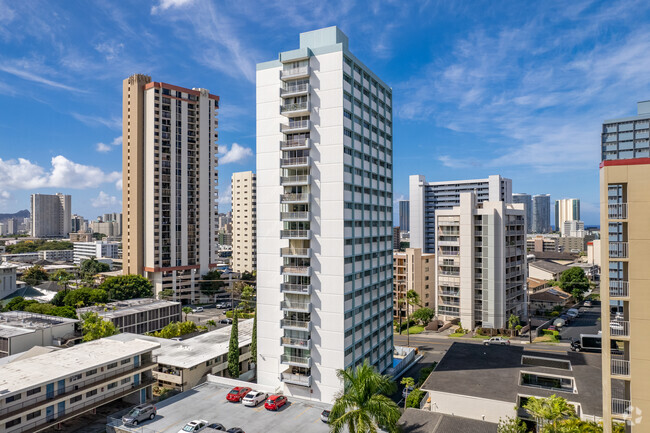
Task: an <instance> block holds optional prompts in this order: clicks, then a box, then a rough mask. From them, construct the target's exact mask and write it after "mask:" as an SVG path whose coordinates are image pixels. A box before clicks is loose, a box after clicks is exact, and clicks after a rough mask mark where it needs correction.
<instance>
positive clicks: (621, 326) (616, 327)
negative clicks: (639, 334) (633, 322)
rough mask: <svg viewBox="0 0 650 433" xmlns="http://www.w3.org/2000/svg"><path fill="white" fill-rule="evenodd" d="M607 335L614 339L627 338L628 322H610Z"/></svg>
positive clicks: (628, 332)
mask: <svg viewBox="0 0 650 433" xmlns="http://www.w3.org/2000/svg"><path fill="white" fill-rule="evenodd" d="M609 333H610V334H611V335H612V336H614V337H629V336H630V322H628V321H627V320H612V321H611V322H610V324H609Z"/></svg>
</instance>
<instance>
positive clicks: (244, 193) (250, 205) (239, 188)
mask: <svg viewBox="0 0 650 433" xmlns="http://www.w3.org/2000/svg"><path fill="white" fill-rule="evenodd" d="M231 186H232V188H231V189H232V270H233V271H235V272H253V271H254V270H255V268H256V266H257V262H256V257H257V248H256V247H257V230H256V226H255V221H256V220H257V214H256V212H257V210H256V207H255V203H256V201H257V197H256V195H255V190H256V185H255V173H253V172H252V171H244V172H240V173H233V174H232V184H231Z"/></svg>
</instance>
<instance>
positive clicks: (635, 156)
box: [600, 101, 650, 433]
mask: <svg viewBox="0 0 650 433" xmlns="http://www.w3.org/2000/svg"><path fill="white" fill-rule="evenodd" d="M649 136H650V101H645V102H639V103H638V115H637V116H634V117H626V118H623V119H615V120H607V121H605V122H604V123H603V130H602V162H601V164H600V218H601V222H600V227H601V230H602V233H603V235H602V236H601V246H602V248H601V262H602V263H601V264H602V269H603V272H602V277H601V283H600V287H601V290H600V297H601V301H602V313H601V314H602V318H601V323H603V324H604V325H605V324H609V326H603V327H602V328H603V329H602V334H603V343H602V347H603V348H607V347H611V344H612V342H615V345H616V347H617V348H618V351H615V353H611V351H610V350H603V352H602V359H603V362H602V365H603V369H602V374H603V419H604V426H605V432H606V433H610V432H611V421H612V420H615V421H617V422H621V423H625V424H626V425H627V430H626V431H628V432H632V433H640V432H648V431H650V392H649V391H648V389H650V375H648V367H650V345H648V335H650V317H649V316H648V310H650V291H649V290H648V287H650V266H648V263H650V224H648V222H649V221H650V194H649V193H648V191H650V146H649V145H648V139H649V138H648V137H649Z"/></svg>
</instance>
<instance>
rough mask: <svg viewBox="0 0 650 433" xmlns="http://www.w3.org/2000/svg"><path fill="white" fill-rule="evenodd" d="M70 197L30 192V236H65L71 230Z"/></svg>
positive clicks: (59, 194)
mask: <svg viewBox="0 0 650 433" xmlns="http://www.w3.org/2000/svg"><path fill="white" fill-rule="evenodd" d="M71 202H72V199H71V197H70V196H69V195H65V194H61V193H57V194H54V195H51V194H32V196H31V207H32V214H31V218H32V229H31V232H32V236H33V237H35V238H47V237H60V238H65V237H67V236H68V234H70V232H71V231H72V212H71Z"/></svg>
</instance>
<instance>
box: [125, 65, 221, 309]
mask: <svg viewBox="0 0 650 433" xmlns="http://www.w3.org/2000/svg"><path fill="white" fill-rule="evenodd" d="M123 98H124V100H123V135H122V136H123V161H122V169H123V187H122V195H123V200H122V202H123V215H124V216H123V226H124V229H123V237H122V241H123V260H124V273H128V274H139V275H144V276H146V277H147V278H149V279H150V280H151V282H152V283H153V285H154V290H155V293H156V295H157V294H158V293H160V292H162V291H163V290H171V292H170V295H169V298H171V299H173V300H180V301H183V302H184V303H194V302H199V301H200V298H201V295H200V291H199V290H198V280H199V279H200V276H201V275H202V274H204V273H206V272H208V270H209V268H210V267H211V265H213V262H216V260H213V257H216V249H217V243H216V232H217V230H216V225H215V216H216V214H217V204H216V203H217V200H216V197H217V180H218V178H217V157H216V154H217V143H216V142H217V139H218V134H217V111H218V109H219V97H218V96H215V95H211V94H210V93H209V92H208V91H207V90H205V89H186V88H183V87H178V86H174V85H171V84H166V83H160V82H152V81H151V77H148V76H144V75H132V76H130V77H129V78H127V79H126V80H124V84H123ZM166 293H168V292H166Z"/></svg>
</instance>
